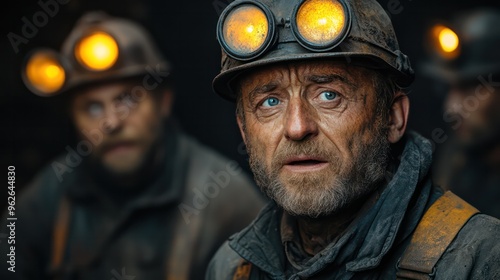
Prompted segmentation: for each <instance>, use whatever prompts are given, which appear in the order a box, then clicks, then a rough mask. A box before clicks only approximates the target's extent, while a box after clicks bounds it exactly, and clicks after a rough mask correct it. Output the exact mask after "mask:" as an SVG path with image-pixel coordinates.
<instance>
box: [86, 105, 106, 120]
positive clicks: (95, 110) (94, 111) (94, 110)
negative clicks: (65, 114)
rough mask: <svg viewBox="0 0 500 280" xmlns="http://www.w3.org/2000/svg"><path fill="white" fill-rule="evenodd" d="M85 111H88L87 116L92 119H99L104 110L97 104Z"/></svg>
mask: <svg viewBox="0 0 500 280" xmlns="http://www.w3.org/2000/svg"><path fill="white" fill-rule="evenodd" d="M87 111H88V113H89V115H90V116H92V117H94V118H97V117H100V116H102V115H103V114H104V108H103V107H102V105H100V104H97V103H94V104H91V105H90V106H89V107H88V108H87Z"/></svg>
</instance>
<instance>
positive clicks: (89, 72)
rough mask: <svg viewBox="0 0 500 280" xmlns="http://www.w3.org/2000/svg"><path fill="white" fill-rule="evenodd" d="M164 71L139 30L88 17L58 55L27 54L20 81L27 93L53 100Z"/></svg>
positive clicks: (105, 16)
mask: <svg viewBox="0 0 500 280" xmlns="http://www.w3.org/2000/svg"><path fill="white" fill-rule="evenodd" d="M168 69H169V66H168V63H167V61H166V60H165V59H164V58H163V56H162V54H161V53H160V51H159V49H158V48H157V46H156V45H155V43H154V41H153V39H152V37H151V35H150V34H149V33H148V32H147V31H146V30H145V29H144V28H143V27H142V26H140V25H138V24H136V23H134V22H132V21H129V20H127V19H122V18H116V17H112V16H109V15H108V14H106V13H104V12H101V11H92V12H89V13H87V14H85V15H83V16H82V17H81V18H80V19H79V20H78V21H77V23H76V25H75V27H74V28H73V30H72V31H71V32H70V34H69V35H68V37H67V38H66V39H65V41H64V43H63V46H62V49H61V51H60V52H57V51H54V50H50V49H36V50H34V51H32V52H31V53H30V54H29V55H28V56H27V58H26V60H25V63H24V65H23V69H22V78H23V81H24V84H25V85H26V86H27V87H28V88H29V89H30V90H31V91H32V92H33V93H35V94H38V95H41V96H54V95H58V94H61V93H63V92H67V91H69V90H72V89H74V88H76V87H80V86H82V85H87V84H91V83H97V82H103V81H110V80H115V79H121V78H127V77H134V76H140V75H146V74H147V73H148V72H151V71H168Z"/></svg>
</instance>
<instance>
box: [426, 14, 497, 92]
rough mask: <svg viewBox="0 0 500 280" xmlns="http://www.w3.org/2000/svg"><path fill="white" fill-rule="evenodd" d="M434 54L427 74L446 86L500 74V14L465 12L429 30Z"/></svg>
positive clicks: (428, 36)
mask: <svg viewBox="0 0 500 280" xmlns="http://www.w3.org/2000/svg"><path fill="white" fill-rule="evenodd" d="M425 42H426V47H427V50H428V51H429V54H430V56H429V57H430V59H429V61H428V62H426V63H423V67H422V70H423V72H424V73H426V74H427V75H429V76H430V77H433V78H435V79H438V80H441V81H444V82H446V83H452V84H460V83H465V84H467V83H470V82H473V81H474V80H476V79H477V78H478V76H480V75H487V74H500V10H494V9H491V8H489V9H486V8H484V9H477V10H472V11H464V12H462V13H460V14H457V15H456V16H454V17H452V19H451V20H449V21H444V20H443V21H436V22H434V23H433V24H432V26H431V27H430V28H429V32H428V34H427V37H426V40H425Z"/></svg>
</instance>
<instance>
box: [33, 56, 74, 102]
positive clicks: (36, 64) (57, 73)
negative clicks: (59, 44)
mask: <svg viewBox="0 0 500 280" xmlns="http://www.w3.org/2000/svg"><path fill="white" fill-rule="evenodd" d="M24 71H25V73H24V74H25V76H24V78H25V82H26V83H27V85H28V86H30V87H32V88H33V89H35V90H36V91H37V92H39V93H40V94H41V95H50V94H53V93H55V92H57V91H58V90H60V89H61V88H62V86H63V85H64V82H65V79H66V71H65V70H64V68H63V67H62V65H61V63H60V61H59V60H58V59H57V57H56V55H55V54H52V53H50V52H38V53H35V54H34V55H32V56H31V57H30V58H29V60H28V62H27V63H26V67H25V69H24Z"/></svg>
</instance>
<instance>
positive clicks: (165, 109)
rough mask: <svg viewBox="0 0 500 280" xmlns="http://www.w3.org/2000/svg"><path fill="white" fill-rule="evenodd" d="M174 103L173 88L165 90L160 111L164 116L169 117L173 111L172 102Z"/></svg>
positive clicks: (162, 94)
mask: <svg viewBox="0 0 500 280" xmlns="http://www.w3.org/2000/svg"><path fill="white" fill-rule="evenodd" d="M173 103H174V94H173V93H172V91H171V90H164V91H162V93H161V98H160V113H161V116H162V117H163V118H168V117H169V116H170V114H171V113H172V104H173Z"/></svg>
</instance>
